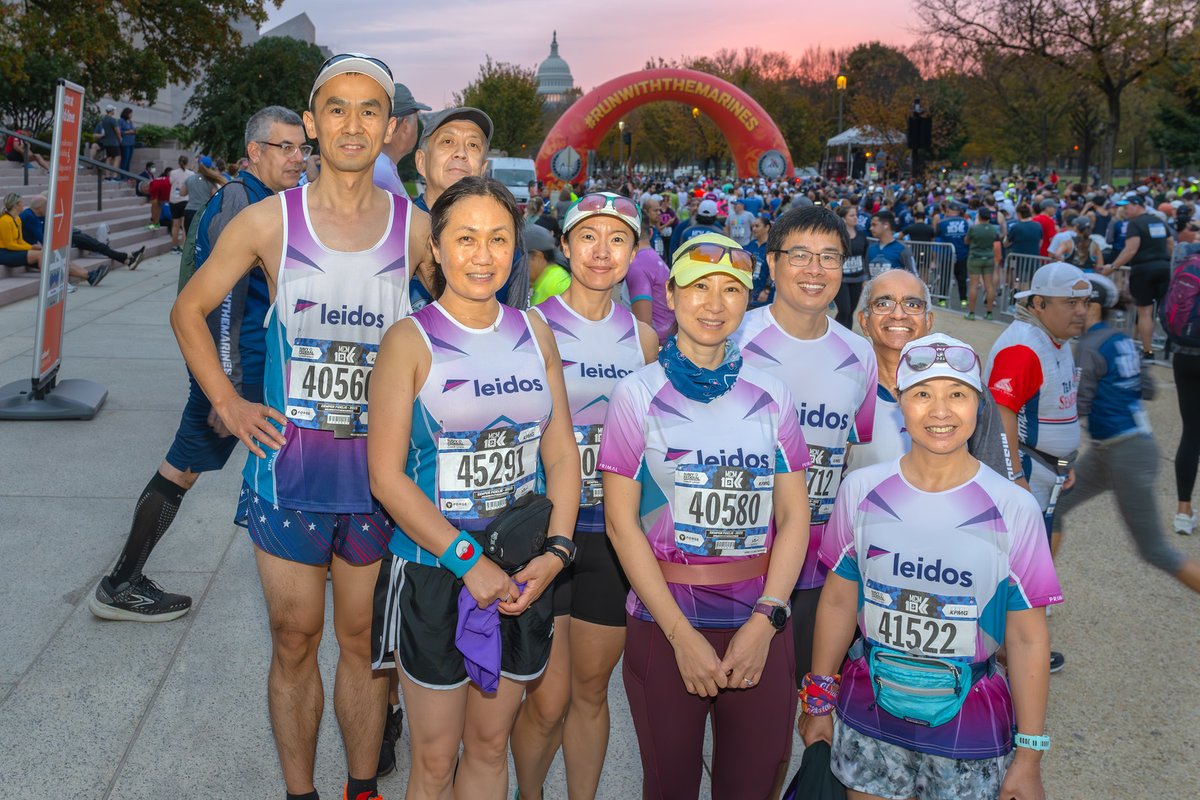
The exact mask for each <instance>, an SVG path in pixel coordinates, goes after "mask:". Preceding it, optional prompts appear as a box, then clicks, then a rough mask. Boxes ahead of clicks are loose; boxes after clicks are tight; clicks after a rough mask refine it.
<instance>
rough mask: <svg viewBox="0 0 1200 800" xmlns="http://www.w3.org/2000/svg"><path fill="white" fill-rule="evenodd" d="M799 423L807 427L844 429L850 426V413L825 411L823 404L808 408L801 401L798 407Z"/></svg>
mask: <svg viewBox="0 0 1200 800" xmlns="http://www.w3.org/2000/svg"><path fill="white" fill-rule="evenodd" d="M799 412H800V424H801V425H806V426H808V427H809V428H829V429H830V430H845V429H846V428H847V427H849V426H850V415H849V414H839V413H837V412H836V411H830V412H826V411H825V404H824V403H821V405H819V406H817V407H816V408H809V407H808V405H807V404H806V403H801V404H800V408H799Z"/></svg>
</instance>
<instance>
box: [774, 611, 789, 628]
mask: <svg viewBox="0 0 1200 800" xmlns="http://www.w3.org/2000/svg"><path fill="white" fill-rule="evenodd" d="M787 621H788V615H787V611H785V610H783V609H782V608H780V607H779V606H776V607H775V610H774V611H772V612H771V624H772V625H774V626H775V629H776V630H780V631H781V630H783V626H784V625H787Z"/></svg>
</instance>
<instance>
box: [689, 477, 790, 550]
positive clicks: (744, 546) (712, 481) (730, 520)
mask: <svg viewBox="0 0 1200 800" xmlns="http://www.w3.org/2000/svg"><path fill="white" fill-rule="evenodd" d="M774 488H775V473H774V471H772V470H770V469H763V468H754V469H749V468H743V467H727V466H722V465H720V464H681V465H679V466H678V467H676V469H675V546H676V547H677V548H679V550H681V551H682V552H684V553H691V554H692V555H697V556H758V555H762V554H763V553H765V552H767V531H768V525H769V524H770V521H771V513H772V504H771V492H772V490H773V489H774Z"/></svg>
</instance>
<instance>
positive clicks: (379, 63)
mask: <svg viewBox="0 0 1200 800" xmlns="http://www.w3.org/2000/svg"><path fill="white" fill-rule="evenodd" d="M349 58H353V59H358V60H360V61H370V62H371V63H372V64H374V65H375V66H377V67H379V68H380V69H381V70H383V71H384V72H386V73H387V76H388V77H389V78H391V77H392V71H391V70H390V69H389V68H388V65H387V64H385V63H383V62H382V61H380V60H379V59H378V58H372V57H371V56H365V55H363V54H362V53H338V54H337V55H336V56H332V57H330V58H329V59H327V60H326V61H325V63H324V64H322V65H321V68H320V69H319V70H317V74H318V75H319V74H321V73H322V72H324V71H325V70H326V68H328V67H332V66H333V65H334V64H337V63H338V62H341V61H345V60H346V59H349Z"/></svg>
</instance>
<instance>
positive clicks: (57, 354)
mask: <svg viewBox="0 0 1200 800" xmlns="http://www.w3.org/2000/svg"><path fill="white" fill-rule="evenodd" d="M82 130H83V87H82V86H78V85H76V84H74V83H71V82H69V81H65V80H62V79H60V80H59V82H58V91H57V92H56V94H55V101H54V139H53V142H52V143H51V149H52V153H51V155H52V156H53V162H52V164H51V167H50V193H49V197H48V198H47V202H46V206H47V208H48V209H49V210H50V214H51V218H50V224H49V225H47V226H46V236H45V240H44V241H43V243H42V247H43V249H42V283H41V292H40V296H39V299H38V316H37V337H36V340H35V347H34V356H33V383H34V386H35V387H37V386H41V385H43V384H45V383H47V382H48V381H50V380H52V379H53V377H54V374H55V373H56V372H57V370H58V366H59V364H61V363H62V343H63V331H64V323H65V313H66V301H67V277H68V272H67V257H68V255H69V253H70V251H71V210H72V209H73V208H74V206H75V173H76V166H77V164H78V160H79V139H80V133H81V132H82Z"/></svg>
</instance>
